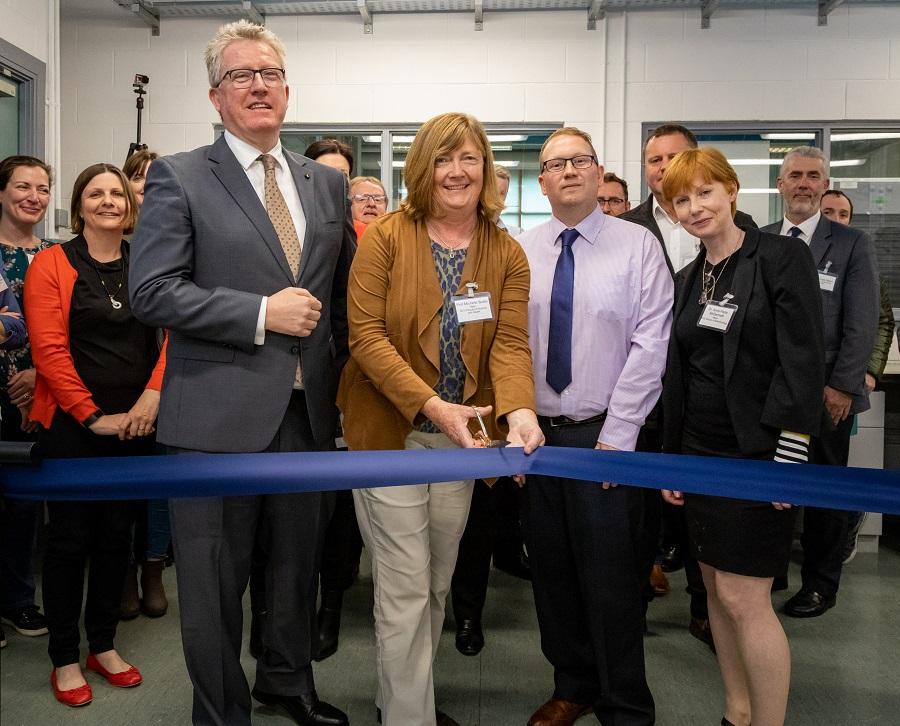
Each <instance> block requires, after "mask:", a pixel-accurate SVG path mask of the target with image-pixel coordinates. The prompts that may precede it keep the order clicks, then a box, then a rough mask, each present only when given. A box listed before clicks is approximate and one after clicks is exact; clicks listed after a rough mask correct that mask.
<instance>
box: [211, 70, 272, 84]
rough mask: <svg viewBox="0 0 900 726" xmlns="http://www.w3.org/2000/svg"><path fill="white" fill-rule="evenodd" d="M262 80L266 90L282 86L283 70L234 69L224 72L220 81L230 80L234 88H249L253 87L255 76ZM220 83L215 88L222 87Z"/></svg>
mask: <svg viewBox="0 0 900 726" xmlns="http://www.w3.org/2000/svg"><path fill="white" fill-rule="evenodd" d="M257 73H259V77H260V78H262V80H263V83H265V84H266V86H267V87H268V88H275V87H277V86H281V85H283V84H284V68H235V69H234V70H230V71H226V72H225V73H224V74H223V75H222V81H224V80H225V79H226V78H228V79H230V80H231V85H232V86H234V87H235V88H250V86H252V85H253V79H254V78H255V77H256V74H257ZM222 81H219V82H218V83H217V84H216V88H218V87H219V86H220V85H222Z"/></svg>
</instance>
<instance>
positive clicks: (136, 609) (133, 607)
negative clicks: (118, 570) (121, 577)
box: [119, 562, 141, 620]
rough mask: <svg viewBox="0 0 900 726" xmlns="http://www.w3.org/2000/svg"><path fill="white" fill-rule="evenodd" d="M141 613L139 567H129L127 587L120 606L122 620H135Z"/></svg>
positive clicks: (126, 577) (126, 578)
mask: <svg viewBox="0 0 900 726" xmlns="http://www.w3.org/2000/svg"><path fill="white" fill-rule="evenodd" d="M140 612H141V600H140V597H139V595H138V584H137V565H136V564H135V563H134V562H132V563H131V564H130V565H128V574H126V576H125V587H124V588H123V589H122V602H121V604H120V605H119V619H120V620H134V619H135V618H136V617H137V616H138V615H140Z"/></svg>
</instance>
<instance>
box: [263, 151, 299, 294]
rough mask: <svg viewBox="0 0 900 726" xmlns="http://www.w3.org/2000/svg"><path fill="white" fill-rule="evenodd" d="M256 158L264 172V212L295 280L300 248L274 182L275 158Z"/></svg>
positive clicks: (269, 155)
mask: <svg viewBox="0 0 900 726" xmlns="http://www.w3.org/2000/svg"><path fill="white" fill-rule="evenodd" d="M258 158H259V160H260V161H261V162H262V165H263V168H264V169H265V170H266V186H265V189H266V212H268V214H269V219H270V220H272V226H273V227H275V234H277V235H278V241H279V242H281V249H283V250H284V256H285V257H287V262H288V267H290V268H291V273H292V274H293V275H294V279H295V280H296V279H297V276H298V274H299V272H300V252H301V250H302V247H301V246H300V240H299V239H298V238H297V229H296V227H294V220H293V219H291V213H290V211H289V210H288V206H287V204H286V203H285V201H284V197H283V196H282V195H281V190H280V189H279V188H278V182H276V181H275V157H274V156H272V155H271V154H261V155H260V156H259V157H258Z"/></svg>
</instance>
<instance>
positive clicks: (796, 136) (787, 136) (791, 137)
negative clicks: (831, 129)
mask: <svg viewBox="0 0 900 726" xmlns="http://www.w3.org/2000/svg"><path fill="white" fill-rule="evenodd" d="M759 138H761V139H765V140H766V141H808V140H810V139H815V138H816V135H815V134H807V133H801V132H798V131H792V132H790V133H776V134H760V135H759ZM831 138H832V139H833V138H834V137H833V136H832V137H831Z"/></svg>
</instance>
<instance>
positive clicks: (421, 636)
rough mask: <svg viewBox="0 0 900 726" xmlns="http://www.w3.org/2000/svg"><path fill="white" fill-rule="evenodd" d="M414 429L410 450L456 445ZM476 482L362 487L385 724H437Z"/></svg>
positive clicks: (359, 513)
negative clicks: (443, 643)
mask: <svg viewBox="0 0 900 726" xmlns="http://www.w3.org/2000/svg"><path fill="white" fill-rule="evenodd" d="M454 447H455V444H453V443H452V442H451V441H450V439H448V438H447V437H446V436H445V435H444V434H427V433H422V432H419V431H413V432H411V433H410V434H409V436H407V437H406V448H407V449H450V448H454ZM473 485H474V482H473V481H472V480H468V481H452V482H442V483H437V484H417V485H413V486H396V487H382V488H379V489H354V490H353V501H354V504H355V506H356V518H357V520H358V521H359V530H360V532H361V533H362V537H363V541H364V542H365V543H366V547H367V548H368V550H369V554H370V555H371V557H372V578H373V580H374V585H375V608H374V614H375V639H376V667H377V670H378V693H377V695H376V700H375V702H376V704H377V705H378V707H379V708H381V716H382V724H383V725H384V726H434V724H435V719H434V680H433V676H432V665H433V663H434V657H435V654H436V653H437V649H438V643H439V642H440V639H441V628H442V627H443V624H444V603H445V601H446V599H447V593H448V592H449V591H450V580H451V579H452V577H453V569H454V567H455V566H456V555H457V552H458V551H459V540H460V538H461V537H462V534H463V530H465V528H466V519H467V518H468V516H469V505H470V503H471V501H472V489H473Z"/></svg>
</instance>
